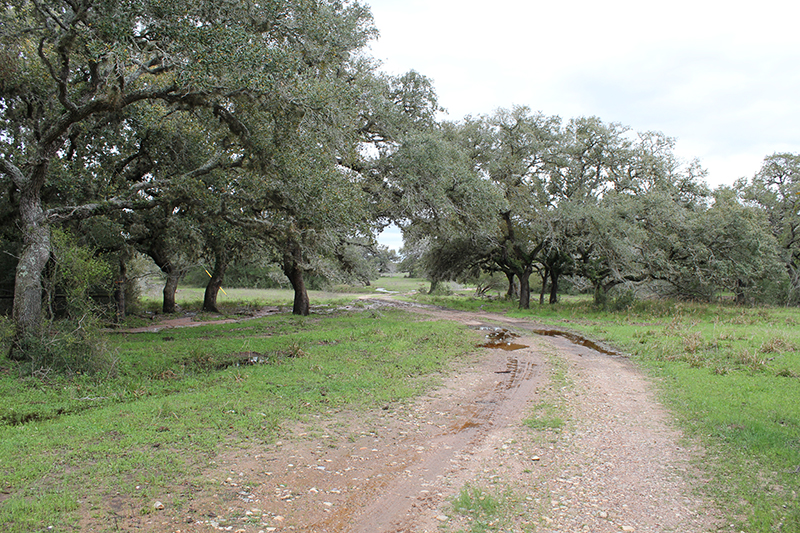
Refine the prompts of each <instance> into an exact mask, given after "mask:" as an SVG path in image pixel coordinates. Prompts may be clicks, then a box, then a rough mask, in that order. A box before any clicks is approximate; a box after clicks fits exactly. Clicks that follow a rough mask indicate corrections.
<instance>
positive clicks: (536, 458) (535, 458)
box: [531, 455, 540, 461]
mask: <svg viewBox="0 0 800 533" xmlns="http://www.w3.org/2000/svg"><path fill="white" fill-rule="evenodd" d="M539 460H540V459H539V456H538V455H534V456H533V457H531V461H539Z"/></svg>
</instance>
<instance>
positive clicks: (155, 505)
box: [153, 501, 164, 511]
mask: <svg viewBox="0 0 800 533" xmlns="http://www.w3.org/2000/svg"><path fill="white" fill-rule="evenodd" d="M153 509H155V510H156V511H163V510H164V504H163V503H161V502H159V501H156V502H155V503H153Z"/></svg>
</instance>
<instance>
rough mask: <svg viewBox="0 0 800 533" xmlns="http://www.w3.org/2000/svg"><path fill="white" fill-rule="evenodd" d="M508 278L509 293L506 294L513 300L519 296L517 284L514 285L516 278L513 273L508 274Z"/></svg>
mask: <svg viewBox="0 0 800 533" xmlns="http://www.w3.org/2000/svg"><path fill="white" fill-rule="evenodd" d="M505 274H506V278H508V292H506V298H508V299H509V300H512V299H514V298H516V297H517V296H519V294H518V293H517V284H516V283H514V278H515V277H516V276H515V275H514V273H513V272H506V273H505Z"/></svg>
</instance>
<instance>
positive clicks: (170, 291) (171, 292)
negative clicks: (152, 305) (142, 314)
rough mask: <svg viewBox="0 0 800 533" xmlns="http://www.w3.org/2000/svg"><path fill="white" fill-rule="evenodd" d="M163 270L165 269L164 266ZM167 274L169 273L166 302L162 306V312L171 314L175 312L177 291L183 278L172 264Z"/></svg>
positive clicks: (165, 289) (165, 292) (165, 290)
mask: <svg viewBox="0 0 800 533" xmlns="http://www.w3.org/2000/svg"><path fill="white" fill-rule="evenodd" d="M161 270H164V269H163V268H162V269H161ZM165 274H166V275H167V282H166V283H165V284H164V291H163V294H164V303H163V304H162V306H161V312H163V313H164V314H171V313H174V312H175V293H176V292H177V291H178V282H179V281H180V280H181V276H180V274H179V273H178V272H176V271H175V269H174V268H172V265H171V264H170V265H169V268H168V271H165Z"/></svg>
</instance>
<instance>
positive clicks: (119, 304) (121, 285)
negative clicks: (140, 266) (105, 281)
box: [114, 255, 128, 323]
mask: <svg viewBox="0 0 800 533" xmlns="http://www.w3.org/2000/svg"><path fill="white" fill-rule="evenodd" d="M127 289H128V266H127V265H126V264H125V259H124V258H123V257H122V255H120V258H119V274H118V275H117V279H116V281H115V282H114V304H115V306H116V308H117V313H116V322H117V323H119V322H122V321H123V320H125V292H126V291H127Z"/></svg>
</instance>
